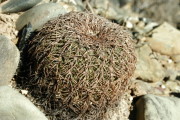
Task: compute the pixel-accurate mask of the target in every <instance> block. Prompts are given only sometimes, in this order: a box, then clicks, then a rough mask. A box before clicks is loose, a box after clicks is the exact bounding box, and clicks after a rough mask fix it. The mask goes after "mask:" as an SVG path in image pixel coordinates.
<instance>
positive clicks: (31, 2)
mask: <svg viewBox="0 0 180 120" xmlns="http://www.w3.org/2000/svg"><path fill="white" fill-rule="evenodd" d="M41 1H42V0H8V1H7V2H5V3H3V4H2V5H1V6H0V12H1V13H16V12H21V11H24V10H27V9H29V8H32V7H33V6H35V5H36V4H38V3H39V2H41Z"/></svg>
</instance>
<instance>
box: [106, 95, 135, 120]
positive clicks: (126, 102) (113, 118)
mask: <svg viewBox="0 0 180 120" xmlns="http://www.w3.org/2000/svg"><path fill="white" fill-rule="evenodd" d="M132 100H133V98H132V96H131V95H130V93H129V92H127V93H126V95H123V96H122V97H121V99H120V100H119V102H118V103H117V106H116V107H114V108H111V109H108V110H107V112H106V115H105V116H106V117H105V119H104V120H129V115H130V107H131V104H132Z"/></svg>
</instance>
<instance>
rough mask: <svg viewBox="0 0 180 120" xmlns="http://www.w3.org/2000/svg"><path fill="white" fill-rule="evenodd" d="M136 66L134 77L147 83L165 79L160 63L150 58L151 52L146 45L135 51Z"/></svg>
mask: <svg viewBox="0 0 180 120" xmlns="http://www.w3.org/2000/svg"><path fill="white" fill-rule="evenodd" d="M136 53H137V66H136V70H135V77H136V78H140V79H142V80H143V81H147V82H157V81H161V80H163V78H164V77H165V70H164V68H163V67H162V65H161V63H160V62H158V61H157V60H156V59H155V58H153V57H151V56H150V55H151V54H152V50H151V49H150V47H149V46H148V45H144V46H142V47H140V48H137V49H136Z"/></svg>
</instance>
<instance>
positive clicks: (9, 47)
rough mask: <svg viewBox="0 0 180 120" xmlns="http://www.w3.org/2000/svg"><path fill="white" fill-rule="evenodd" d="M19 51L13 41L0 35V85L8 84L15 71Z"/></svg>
mask: <svg viewBox="0 0 180 120" xmlns="http://www.w3.org/2000/svg"><path fill="white" fill-rule="evenodd" d="M19 59H20V53H19V50H18V49H17V47H16V46H15V44H14V43H13V42H11V41H10V40H9V39H8V38H6V37H5V36H3V35H0V86H1V85H8V84H9V83H10V80H11V79H12V77H13V75H14V73H15V72H16V69H17V66H18V63H19Z"/></svg>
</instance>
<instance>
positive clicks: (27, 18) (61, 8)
mask: <svg viewBox="0 0 180 120" xmlns="http://www.w3.org/2000/svg"><path fill="white" fill-rule="evenodd" d="M69 7H70V6H69ZM67 12H69V8H68V6H67V5H66V4H64V3H59V4H57V3H45V4H41V5H38V6H35V7H33V8H32V9H30V10H28V11H26V12H25V13H24V14H23V15H21V16H20V17H19V18H18V20H17V22H16V29H17V30H21V29H22V28H23V27H24V26H25V25H27V24H28V23H31V25H32V27H33V30H35V29H39V28H41V27H42V25H44V24H45V23H46V22H47V21H49V20H50V19H53V18H55V17H57V16H58V15H61V14H65V13H67Z"/></svg>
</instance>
